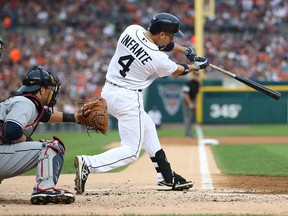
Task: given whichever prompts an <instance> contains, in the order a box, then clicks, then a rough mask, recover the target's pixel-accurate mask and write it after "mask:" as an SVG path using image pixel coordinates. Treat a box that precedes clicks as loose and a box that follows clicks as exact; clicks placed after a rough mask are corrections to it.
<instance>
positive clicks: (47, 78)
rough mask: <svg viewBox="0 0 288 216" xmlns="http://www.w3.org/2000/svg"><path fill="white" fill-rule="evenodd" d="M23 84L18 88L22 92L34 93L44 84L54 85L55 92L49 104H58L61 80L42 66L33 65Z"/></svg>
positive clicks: (46, 85) (44, 85)
mask: <svg viewBox="0 0 288 216" xmlns="http://www.w3.org/2000/svg"><path fill="white" fill-rule="evenodd" d="M22 84H23V85H22V86H21V87H20V88H19V89H18V91H19V92H22V93H24V94H25V93H33V92H36V91H38V90H39V89H40V88H41V87H42V86H43V87H46V88H48V87H49V86H50V87H53V88H52V89H51V90H52V91H53V93H52V94H51V95H50V98H49V100H48V101H47V105H48V106H49V107H53V106H54V105H55V104H56V100H57V96H58V93H59V87H60V81H59V79H58V77H57V76H56V75H54V74H52V73H50V72H48V71H47V70H44V69H43V68H41V67H38V66H33V67H32V68H31V69H30V70H29V72H28V73H27V74H26V75H25V76H24V78H23V80H22Z"/></svg>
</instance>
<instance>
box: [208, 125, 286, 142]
mask: <svg viewBox="0 0 288 216" xmlns="http://www.w3.org/2000/svg"><path fill="white" fill-rule="evenodd" d="M203 133H204V135H205V136H281V135H288V124H279V125H278V124H277V125H275V124H264V125H258V124H255V125H247V126H237V125H236V126H235V125H234V126H230V127H229V126H224V127H223V126H221V127H217V125H215V126H213V127H203ZM287 143H288V142H287Z"/></svg>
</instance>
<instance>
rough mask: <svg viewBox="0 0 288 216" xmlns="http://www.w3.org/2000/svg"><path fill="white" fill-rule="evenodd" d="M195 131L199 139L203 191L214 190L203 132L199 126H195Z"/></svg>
mask: <svg viewBox="0 0 288 216" xmlns="http://www.w3.org/2000/svg"><path fill="white" fill-rule="evenodd" d="M195 130H196V133H197V138H198V152H199V160H200V161H199V162H200V176H201V189H204V190H213V189H214V187H213V184H212V178H211V174H210V170H209V166H208V159H207V154H206V149H205V142H203V141H204V137H203V131H202V129H201V127H200V126H199V125H195Z"/></svg>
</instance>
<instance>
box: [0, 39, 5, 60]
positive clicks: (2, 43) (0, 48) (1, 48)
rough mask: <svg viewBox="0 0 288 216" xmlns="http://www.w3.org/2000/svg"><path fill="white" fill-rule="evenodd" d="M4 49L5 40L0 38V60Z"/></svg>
mask: <svg viewBox="0 0 288 216" xmlns="http://www.w3.org/2000/svg"><path fill="white" fill-rule="evenodd" d="M3 50H4V42H3V41H2V40H1V39H0V61H1V59H2V52H3Z"/></svg>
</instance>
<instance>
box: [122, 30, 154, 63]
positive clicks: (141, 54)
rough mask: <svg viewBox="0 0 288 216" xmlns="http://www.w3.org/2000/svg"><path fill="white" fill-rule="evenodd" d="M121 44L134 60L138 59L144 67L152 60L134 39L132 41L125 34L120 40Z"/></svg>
mask: <svg viewBox="0 0 288 216" xmlns="http://www.w3.org/2000/svg"><path fill="white" fill-rule="evenodd" d="M121 43H122V44H123V45H124V46H125V47H127V48H128V49H129V50H130V51H131V52H132V53H133V54H134V55H135V57H136V58H138V59H139V61H140V62H141V63H142V64H143V65H145V63H146V62H148V61H151V60H152V58H151V57H150V56H149V54H148V53H147V52H146V51H145V50H144V49H143V47H141V46H140V45H139V43H137V42H136V41H135V40H134V39H132V37H131V36H129V35H128V34H126V35H125V36H124V37H123V39H122V40H121Z"/></svg>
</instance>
